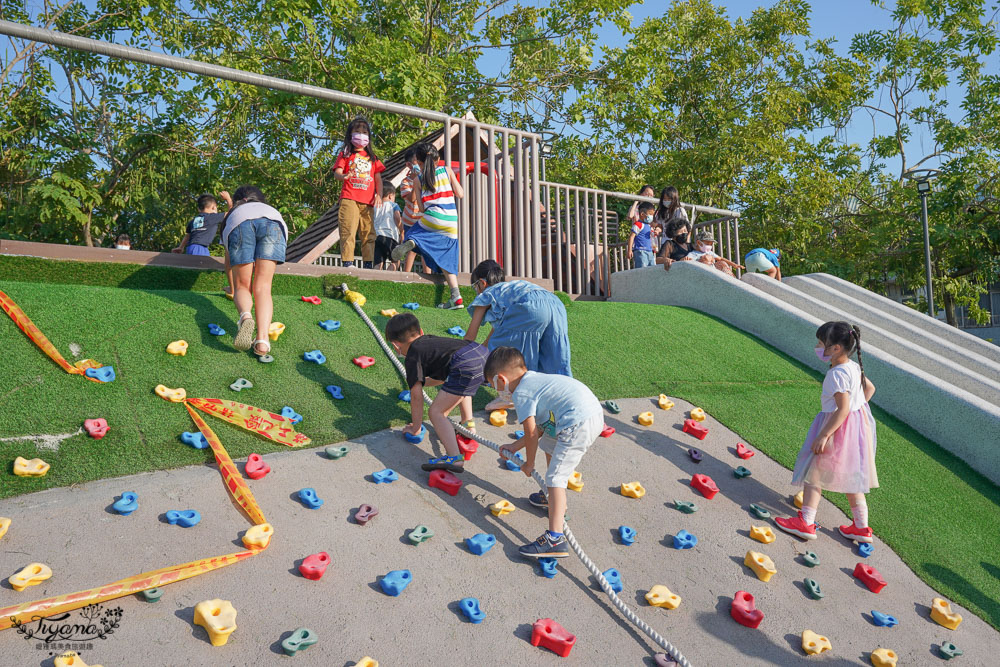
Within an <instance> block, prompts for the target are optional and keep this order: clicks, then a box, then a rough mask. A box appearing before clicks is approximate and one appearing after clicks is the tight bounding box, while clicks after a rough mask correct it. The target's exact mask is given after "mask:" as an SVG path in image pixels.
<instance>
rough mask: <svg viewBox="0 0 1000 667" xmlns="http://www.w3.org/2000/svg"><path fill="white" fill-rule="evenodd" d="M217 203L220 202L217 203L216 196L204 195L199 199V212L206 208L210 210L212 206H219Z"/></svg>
mask: <svg viewBox="0 0 1000 667" xmlns="http://www.w3.org/2000/svg"><path fill="white" fill-rule="evenodd" d="M217 203H218V202H216V201H215V197H214V196H212V195H209V194H204V195H202V196H200V197H198V210H199V211H204V210H205V209H206V208H208V207H209V206H211V205H212V204H217Z"/></svg>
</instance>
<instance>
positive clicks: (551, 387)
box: [483, 347, 604, 558]
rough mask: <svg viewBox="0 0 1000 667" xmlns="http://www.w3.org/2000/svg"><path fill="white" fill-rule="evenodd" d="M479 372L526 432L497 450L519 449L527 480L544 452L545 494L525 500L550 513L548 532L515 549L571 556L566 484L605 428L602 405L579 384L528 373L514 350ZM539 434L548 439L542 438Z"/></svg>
mask: <svg viewBox="0 0 1000 667" xmlns="http://www.w3.org/2000/svg"><path fill="white" fill-rule="evenodd" d="M483 372H484V375H485V376H486V378H488V379H489V381H490V383H491V384H492V385H493V388H494V389H496V390H497V391H498V392H499V393H500V395H501V396H503V397H508V396H509V398H510V400H511V401H512V402H513V404H514V408H515V409H516V410H517V418H518V419H519V420H521V424H522V425H523V428H524V436H523V437H521V438H520V439H519V440H517V442H514V443H512V444H509V445H504V446H503V447H501V448H500V451H501V452H506V453H508V454H510V455H514V454H515V453H516V452H518V451H520V450H522V449H523V450H524V458H525V461H524V463H523V464H522V465H521V472H523V473H524V474H525V475H527V476H529V477H530V476H531V473H532V472H533V471H534V469H535V454H536V453H537V452H538V449H539V447H541V449H542V451H544V452H545V460H546V470H545V489H546V492H545V493H541V492H538V493H533V494H531V495H530V496H528V502H530V503H531V504H532V505H534V506H535V507H542V508H546V509H547V510H548V514H549V529H548V530H547V531H545V532H544V533H542V535H541V536H540V537H539V538H538V539H537V540H535V541H534V542H532V543H531V544H526V545H524V546H523V547H521V548H520V549H518V551H519V552H520V553H521V555H522V556H524V557H526V558H564V557H566V556H568V555H569V551H568V549H567V543H566V537H565V536H564V535H563V532H562V531H563V523H565V518H566V485H567V483H568V482H569V478H570V476H571V475H572V474H573V471H574V470H576V469H577V466H579V465H580V461H581V460H582V459H583V455H584V453H586V451H587V449H588V448H589V447H590V446H591V445H592V444H594V441H595V440H597V438H598V436H600V434H601V431H602V430H603V429H604V413H603V410H602V409H601V403H600V401H598V400H597V397H596V396H594V393H593V392H592V391H590V389H589V388H588V387H587V385H585V384H583V383H582V382H580V381H579V380H574V379H573V378H571V377H566V376H565V375H549V374H547V373H536V372H534V371H529V370H528V369H527V368H525V365H524V357H523V356H522V355H521V353H520V352H518V351H517V350H515V349H514V348H512V347H498V348H497V349H495V350H493V352H491V353H490V356H489V358H488V359H487V360H486V368H485V369H484V371H483ZM543 434H549V435H550V437H546V438H542V439H540V438H541V437H542V435H543Z"/></svg>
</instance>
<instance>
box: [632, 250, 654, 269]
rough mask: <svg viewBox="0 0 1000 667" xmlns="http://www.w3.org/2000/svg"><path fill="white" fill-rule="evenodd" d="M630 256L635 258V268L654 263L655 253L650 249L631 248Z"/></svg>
mask: <svg viewBox="0 0 1000 667" xmlns="http://www.w3.org/2000/svg"><path fill="white" fill-rule="evenodd" d="M632 257H634V258H635V268H637V269H641V268H642V267H644V266H653V265H654V264H656V255H654V254H653V251H652V250H633V251H632Z"/></svg>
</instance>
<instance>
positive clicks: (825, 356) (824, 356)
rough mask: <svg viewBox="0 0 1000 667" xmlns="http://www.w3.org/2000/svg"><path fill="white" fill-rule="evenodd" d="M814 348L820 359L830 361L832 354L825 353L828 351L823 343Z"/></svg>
mask: <svg viewBox="0 0 1000 667" xmlns="http://www.w3.org/2000/svg"><path fill="white" fill-rule="evenodd" d="M813 350H815V352H816V356H817V357H819V360H820V361H822V362H828V361H830V355H828V354H824V352H825V351H826V348H825V347H823V346H822V345H817V346H816V347H814V348H813Z"/></svg>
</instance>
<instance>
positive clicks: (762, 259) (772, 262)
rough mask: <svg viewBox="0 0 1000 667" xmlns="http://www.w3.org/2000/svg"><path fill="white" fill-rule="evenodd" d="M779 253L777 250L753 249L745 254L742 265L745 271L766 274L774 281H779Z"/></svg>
mask: <svg viewBox="0 0 1000 667" xmlns="http://www.w3.org/2000/svg"><path fill="white" fill-rule="evenodd" d="M780 261H781V251H780V250H778V249H777V248H771V249H770V250H768V249H767V248H754V249H753V250H751V251H750V252H748V253H747V256H746V257H745V258H744V260H743V263H744V264H746V267H747V271H754V272H755V273H766V274H767V275H769V276H771V277H772V278H774V279H775V280H778V281H780V280H781V264H780Z"/></svg>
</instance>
